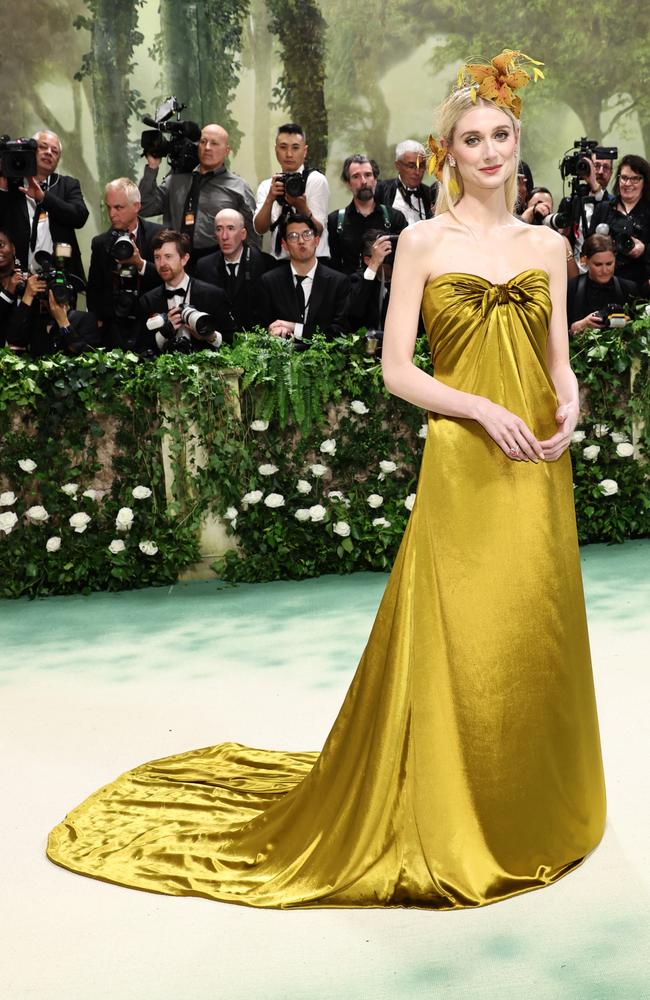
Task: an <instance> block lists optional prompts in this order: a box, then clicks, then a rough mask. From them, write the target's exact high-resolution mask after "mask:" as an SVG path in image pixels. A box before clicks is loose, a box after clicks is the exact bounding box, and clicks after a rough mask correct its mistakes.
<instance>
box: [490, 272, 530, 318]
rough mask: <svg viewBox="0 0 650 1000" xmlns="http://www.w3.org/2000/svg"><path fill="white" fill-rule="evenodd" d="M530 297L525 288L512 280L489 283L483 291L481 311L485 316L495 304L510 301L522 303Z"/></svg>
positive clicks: (499, 304) (502, 304) (503, 304)
mask: <svg viewBox="0 0 650 1000" xmlns="http://www.w3.org/2000/svg"><path fill="white" fill-rule="evenodd" d="M529 298H530V295H529V293H528V292H527V291H526V289H525V288H523V287H522V286H521V285H519V284H515V283H513V282H511V281H509V282H506V284H504V285H489V286H488V287H487V288H486V289H485V291H484V293H483V300H482V302H481V313H482V315H483V316H484V317H485V316H487V314H488V313H489V312H490V311H491V310H492V309H493V308H494V306H505V305H508V303H509V302H513V303H517V304H521V303H523V302H525V301H526V300H527V299H529Z"/></svg>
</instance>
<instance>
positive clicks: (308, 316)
mask: <svg viewBox="0 0 650 1000" xmlns="http://www.w3.org/2000/svg"><path fill="white" fill-rule="evenodd" d="M282 243H283V246H284V247H285V248H286V251H287V253H288V254H289V260H288V261H283V262H282V263H280V264H279V265H278V266H277V267H275V268H274V269H273V270H272V271H269V272H268V273H267V274H265V275H263V277H262V280H261V282H260V297H259V304H258V310H259V312H258V316H259V321H260V325H261V326H266V327H267V328H268V331H269V333H270V334H272V335H273V336H274V337H283V338H293V341H294V343H295V344H296V345H299V344H301V345H302V346H308V341H309V340H310V339H311V337H312V335H313V333H314V331H315V330H317V329H319V330H321V331H322V332H323V333H324V334H325V335H326V336H327V337H337V336H338V335H339V334H341V333H344V332H345V331H346V330H347V325H346V319H345V307H346V302H347V295H348V288H349V281H348V278H347V276H346V275H343V274H339V273H338V272H337V271H333V270H332V268H330V267H327V266H326V265H325V264H321V262H320V261H319V260H318V258H317V256H316V248H317V247H318V234H317V232H316V226H315V224H314V221H313V219H311V218H310V216H308V215H292V216H291V217H290V218H289V219H287V221H286V223H285V226H284V233H283V238H282Z"/></svg>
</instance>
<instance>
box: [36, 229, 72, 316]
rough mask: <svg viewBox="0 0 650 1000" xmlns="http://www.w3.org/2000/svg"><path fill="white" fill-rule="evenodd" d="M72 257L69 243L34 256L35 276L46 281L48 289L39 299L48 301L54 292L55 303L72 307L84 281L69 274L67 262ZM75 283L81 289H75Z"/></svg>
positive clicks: (40, 251) (38, 251) (39, 252)
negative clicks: (50, 251) (50, 294)
mask: <svg viewBox="0 0 650 1000" xmlns="http://www.w3.org/2000/svg"><path fill="white" fill-rule="evenodd" d="M71 257H72V247H71V246H70V244H69V243H55V244H54V251H53V252H52V253H48V252H47V250H37V252H36V253H35V254H34V274H38V276H39V277H40V278H42V279H43V281H45V283H46V285H47V289H46V290H45V292H44V293H41V294H40V295H39V298H41V299H43V300H45V301H47V297H48V293H49V292H52V295H53V296H54V301H55V302H56V303H58V305H60V306H68V305H70V304H71V303H72V302H73V300H74V298H75V292H76V291H82V290H83V281H81V279H80V278H76V277H75V275H70V274H68V272H67V270H66V262H67V261H68V260H70V258H71ZM75 283H78V285H79V286H80V287H77V288H76V289H75Z"/></svg>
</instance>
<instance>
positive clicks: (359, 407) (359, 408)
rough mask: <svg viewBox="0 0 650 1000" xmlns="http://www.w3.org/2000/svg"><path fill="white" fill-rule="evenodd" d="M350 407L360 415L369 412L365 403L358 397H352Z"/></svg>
mask: <svg viewBox="0 0 650 1000" xmlns="http://www.w3.org/2000/svg"><path fill="white" fill-rule="evenodd" d="M350 409H351V410H352V412H353V413H359V414H360V415H361V416H364V414H366V413H369V412H370V411H369V409H368V407H367V406H366V404H365V403H362V402H361V400H360V399H353V400H352V402H351V403H350Z"/></svg>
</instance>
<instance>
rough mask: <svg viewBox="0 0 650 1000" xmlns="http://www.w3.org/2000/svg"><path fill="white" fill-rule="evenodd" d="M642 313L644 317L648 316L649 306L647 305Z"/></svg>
mask: <svg viewBox="0 0 650 1000" xmlns="http://www.w3.org/2000/svg"><path fill="white" fill-rule="evenodd" d="M643 312H644V314H645V315H646V316H650V305H647V306H646V307H645V309H644V310H643Z"/></svg>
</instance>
